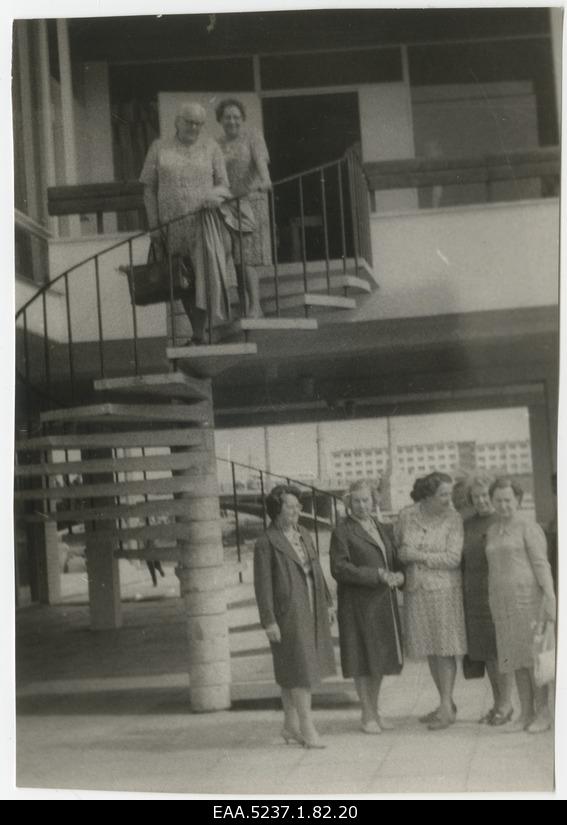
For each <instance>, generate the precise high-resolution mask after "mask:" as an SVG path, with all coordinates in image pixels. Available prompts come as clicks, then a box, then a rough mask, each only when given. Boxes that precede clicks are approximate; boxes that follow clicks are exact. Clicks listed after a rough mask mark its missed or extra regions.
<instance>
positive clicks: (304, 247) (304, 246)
mask: <svg viewBox="0 0 567 825" xmlns="http://www.w3.org/2000/svg"><path fill="white" fill-rule="evenodd" d="M298 181H299V221H300V230H301V260H302V263H303V290H304V292H307V291H308V290H307V243H306V238H305V203H304V199H303V175H300V176H299V178H298ZM305 314H306V315H307V314H308V307H305Z"/></svg>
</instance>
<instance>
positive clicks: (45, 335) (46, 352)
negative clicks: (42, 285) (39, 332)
mask: <svg viewBox="0 0 567 825" xmlns="http://www.w3.org/2000/svg"><path fill="white" fill-rule="evenodd" d="M41 300H42V304H43V307H42V310H43V345H44V347H43V356H44V359H45V384H46V387H47V394H48V395H50V393H51V362H50V359H49V331H48V328H47V295H46V293H45V292H42V294H41ZM24 317H25V313H24Z"/></svg>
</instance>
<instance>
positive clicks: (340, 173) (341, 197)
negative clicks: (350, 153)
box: [337, 161, 348, 295]
mask: <svg viewBox="0 0 567 825" xmlns="http://www.w3.org/2000/svg"><path fill="white" fill-rule="evenodd" d="M337 178H338V183H339V211H340V213H341V250H342V258H343V275H345V276H346V272H347V263H346V230H345V202H344V192H343V170H342V162H341V161H339V162H338V163H337ZM347 292H348V290H347V287H346V286H345V295H347Z"/></svg>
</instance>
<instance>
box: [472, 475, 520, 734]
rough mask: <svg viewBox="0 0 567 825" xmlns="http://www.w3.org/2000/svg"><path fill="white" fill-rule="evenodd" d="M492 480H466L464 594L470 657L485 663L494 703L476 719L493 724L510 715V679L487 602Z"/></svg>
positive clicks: (492, 514)
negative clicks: (501, 661)
mask: <svg viewBox="0 0 567 825" xmlns="http://www.w3.org/2000/svg"><path fill="white" fill-rule="evenodd" d="M491 483H492V479H490V478H488V477H487V476H483V475H479V476H475V477H474V478H471V479H469V480H468V483H467V491H468V499H469V503H470V505H471V506H472V507H473V508H474V513H473V514H472V515H471V516H469V518H467V519H465V522H464V528H465V541H464V545H463V595H464V605H465V624H466V630H467V648H468V655H469V658H470V659H472V660H473V661H475V662H484V664H485V667H486V673H487V675H488V678H489V680H490V686H491V688H492V695H493V698H494V703H493V706H492V708H491V709H490V710H489V711H488V713H486V714H484V715H483V716H482V717H481V718H480V719H479V722H480V723H481V724H489V725H492V726H494V727H498V726H500V725H505V724H506V723H507V722H509V721H510V719H511V718H512V714H513V708H512V688H513V684H514V680H513V678H511V676H510V674H508V673H500V671H499V669H498V661H497V652H496V632H495V629H494V622H493V620H492V614H491V612H490V605H489V603H488V561H487V558H486V535H487V532H488V528H489V527H490V525H491V524H493V523H494V521H495V520H496V518H497V517H496V515H495V513H494V508H493V507H492V503H491V501H490V492H489V489H490V484H491Z"/></svg>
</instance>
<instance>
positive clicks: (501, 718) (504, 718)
mask: <svg viewBox="0 0 567 825" xmlns="http://www.w3.org/2000/svg"><path fill="white" fill-rule="evenodd" d="M513 715H514V708H510V710H509V711H508V713H504V712H503V711H501V710H495V711H494V713H493V714H492V718H491V719H490V720H489V722H488V724H489V725H490V726H491V727H492V728H499V727H501V726H502V725H507V724H508V722H511V721H512V716H513Z"/></svg>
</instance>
